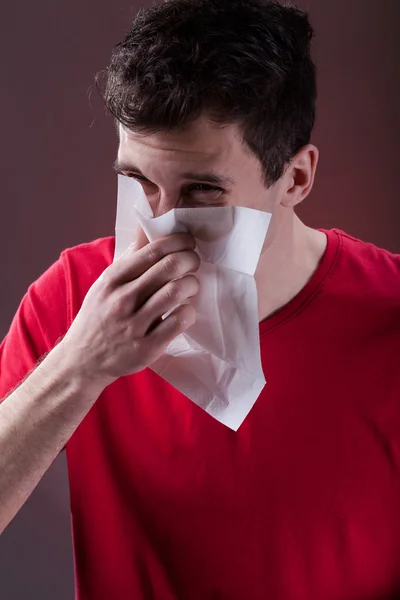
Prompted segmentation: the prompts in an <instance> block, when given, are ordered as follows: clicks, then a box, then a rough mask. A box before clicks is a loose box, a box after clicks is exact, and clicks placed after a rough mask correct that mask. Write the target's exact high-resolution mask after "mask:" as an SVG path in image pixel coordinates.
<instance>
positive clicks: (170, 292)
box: [165, 281, 182, 303]
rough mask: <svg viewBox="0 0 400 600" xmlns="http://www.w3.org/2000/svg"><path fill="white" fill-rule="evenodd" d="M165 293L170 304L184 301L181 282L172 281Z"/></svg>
mask: <svg viewBox="0 0 400 600" xmlns="http://www.w3.org/2000/svg"><path fill="white" fill-rule="evenodd" d="M165 293H166V295H167V298H168V300H169V301H170V302H176V303H179V302H180V301H181V299H182V291H181V286H180V285H179V282H177V281H171V282H170V283H169V284H168V285H166V286H165Z"/></svg>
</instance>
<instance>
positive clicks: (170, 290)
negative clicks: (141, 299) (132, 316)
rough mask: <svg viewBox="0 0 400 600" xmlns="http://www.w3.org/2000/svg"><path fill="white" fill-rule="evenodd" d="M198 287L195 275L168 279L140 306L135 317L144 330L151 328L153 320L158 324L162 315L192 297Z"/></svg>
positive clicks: (153, 323) (153, 325) (153, 326)
mask: <svg viewBox="0 0 400 600" xmlns="http://www.w3.org/2000/svg"><path fill="white" fill-rule="evenodd" d="M199 289H200V283H199V280H198V279H197V277H196V276H195V275H187V276H186V277H182V279H177V280H175V281H170V282H169V283H167V284H166V285H164V287H162V288H161V289H160V290H158V292H157V293H156V294H154V295H153V296H152V297H151V298H150V299H149V300H148V301H147V302H146V303H145V304H144V305H143V306H142V308H141V309H140V310H139V311H138V312H137V313H136V318H137V319H138V321H139V322H140V323H141V325H142V326H143V328H144V330H145V331H147V332H148V331H149V330H153V329H154V328H155V322H156V323H157V325H158V324H159V323H160V319H161V317H162V316H163V315H165V314H166V313H168V312H169V311H172V310H173V309H175V308H176V307H177V306H179V305H180V304H182V303H183V302H185V301H186V300H188V299H189V298H193V296H195V295H196V294H197V293H198V291H199ZM167 318H168V317H167Z"/></svg>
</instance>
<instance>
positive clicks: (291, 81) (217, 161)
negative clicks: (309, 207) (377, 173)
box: [0, 0, 400, 600]
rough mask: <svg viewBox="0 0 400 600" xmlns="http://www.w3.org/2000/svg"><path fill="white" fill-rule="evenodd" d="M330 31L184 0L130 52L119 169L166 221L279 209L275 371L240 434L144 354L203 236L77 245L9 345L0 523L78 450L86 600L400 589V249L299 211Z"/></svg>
mask: <svg viewBox="0 0 400 600" xmlns="http://www.w3.org/2000/svg"><path fill="white" fill-rule="evenodd" d="M311 37H312V28H311V25H310V24H309V22H308V17H307V15H306V14H304V13H302V12H301V11H299V10H297V9H295V8H291V7H283V6H281V5H279V4H278V3H276V2H271V1H268V0H247V1H244V0H169V1H168V2H166V3H162V4H159V5H155V6H153V7H152V8H151V9H149V10H147V11H143V12H141V13H140V14H139V15H138V16H137V17H136V19H135V21H134V23H133V26H132V29H131V30H130V31H129V33H128V34H127V35H126V36H125V38H124V40H123V42H122V43H121V44H119V45H118V46H117V48H116V49H115V51H114V54H113V57H112V61H111V65H110V67H109V69H108V71H107V80H106V85H105V89H104V90H103V92H104V98H105V101H106V104H107V106H108V108H109V109H110V111H111V112H112V113H113V115H114V116H115V118H116V120H117V123H118V132H119V150H118V158H117V162H116V169H117V171H118V172H119V173H122V174H123V175H126V176H129V177H134V178H135V179H137V180H138V181H139V182H140V183H141V184H142V186H143V189H144V191H145V192H146V195H147V197H148V200H149V202H150V204H151V206H152V208H153V211H154V213H155V215H161V214H163V213H165V212H167V211H169V210H171V209H172V208H175V207H179V206H188V207H192V206H224V205H227V206H229V205H237V206H247V207H250V208H255V209H258V210H262V211H267V212H271V213H272V215H273V216H272V221H271V226H270V229H269V230H268V233H267V236H266V239H265V243H264V247H263V252H262V255H261V258H260V261H259V264H258V268H257V272H256V282H257V290H258V296H259V321H260V347H261V355H262V361H263V368H264V372H265V376H266V379H267V382H268V383H267V385H266V386H265V388H264V390H263V392H262V393H261V395H260V397H259V398H258V400H257V401H256V403H255V405H254V407H253V409H252V410H251V412H250V414H249V415H248V417H247V418H246V419H245V421H244V423H243V424H242V425H241V427H240V428H239V430H238V431H237V432H234V431H232V430H230V429H228V428H227V427H225V426H224V425H222V424H221V423H219V422H217V421H216V420H214V419H213V418H211V417H210V416H209V415H208V414H206V413H205V412H204V411H202V410H201V409H200V408H199V407H197V406H196V405H195V404H194V403H193V402H191V401H190V400H189V399H187V398H186V397H184V396H183V395H182V394H180V393H179V392H178V391H176V390H175V389H173V388H172V387H171V386H170V385H169V384H167V383H166V382H165V381H164V380H162V379H161V378H160V377H158V376H157V375H156V374H155V373H154V372H153V371H151V370H150V369H148V368H147V367H148V366H149V365H151V364H152V363H153V362H154V361H155V360H156V359H157V358H158V357H159V356H160V355H161V354H162V353H163V352H164V350H165V349H166V347H167V345H168V344H169V343H170V341H171V340H172V339H174V338H175V337H176V336H177V335H178V334H180V333H181V332H183V331H185V330H187V329H188V328H189V327H190V326H191V325H192V324H193V323H194V321H195V318H196V315H195V311H194V309H193V307H192V306H190V304H189V305H183V306H181V307H180V308H179V309H177V310H175V311H174V312H173V313H172V314H171V315H170V316H169V317H168V318H167V319H165V320H164V321H162V320H161V319H160V317H161V316H162V315H164V314H165V313H166V312H167V311H168V310H169V309H171V308H173V307H174V306H176V305H177V303H178V302H183V301H185V300H187V299H189V298H191V297H193V296H195V295H196V293H197V292H198V289H199V282H198V280H197V278H196V271H197V269H198V268H199V258H198V255H197V254H196V252H195V243H194V240H193V239H192V238H191V237H190V236H189V235H186V234H175V235H171V236H168V237H165V238H163V239H162V240H159V241H157V242H154V243H149V242H148V240H147V239H146V238H145V236H144V234H143V233H142V234H141V235H140V236H138V237H137V238H136V240H135V244H134V245H132V247H130V249H129V250H128V251H127V252H125V254H124V255H123V256H122V257H121V258H120V259H119V260H118V261H116V262H115V263H113V262H112V259H113V252H114V243H115V240H114V238H113V237H110V238H106V239H99V240H96V241H94V242H91V243H88V244H83V245H81V246H78V247H75V248H69V249H67V250H65V251H64V252H63V253H62V254H61V256H60V259H59V260H58V261H57V262H56V263H55V264H54V265H52V266H51V267H50V269H49V270H48V271H46V272H45V273H44V274H43V275H42V276H41V277H40V278H39V279H38V280H37V281H36V282H34V283H33V284H32V285H31V286H30V287H29V289H28V292H27V294H26V295H25V297H24V298H23V300H22V302H21V305H20V307H19V309H18V312H17V314H16V315H15V317H14V320H13V322H12V325H11V328H10V331H9V333H8V335H7V336H6V338H5V340H4V341H3V343H2V345H1V347H0V359H1V363H0V365H1V377H0V397H2V398H3V402H2V404H1V405H0V523H1V530H3V529H4V528H5V527H6V526H7V524H8V523H9V522H10V521H11V519H12V518H13V517H14V515H15V514H16V512H17V511H18V510H19V508H20V507H21V506H22V504H23V503H24V502H25V500H26V499H27V497H28V496H29V494H30V493H31V492H32V490H33V489H34V487H35V486H36V484H37V483H38V481H39V480H40V479H41V477H42V476H43V475H44V473H45V472H46V470H47V468H48V467H49V466H50V464H51V463H52V461H53V460H54V459H55V457H56V456H57V455H58V453H59V452H60V451H61V450H62V449H63V448H64V446H65V447H66V451H67V458H68V466H69V476H70V489H71V512H72V525H73V537H74V556H75V570H76V597H77V598H78V599H79V600H103V599H104V600H110V599H113V600H114V599H115V600H118V599H131V598H132V599H133V598H134V599H135V600H136V599H137V600H139V599H146V600H148V599H151V598H155V599H157V600H170V599H171V600H172V599H182V600H206V599H210V600H211V599H213V600H216V599H217V598H218V599H221V600H222V599H223V600H257V599H263V600H265V599H268V600H283V599H285V600H286V599H287V600H297V599H307V600H312V599H316V600H317V599H318V600H325V599H335V600H336V599H337V600H345V599H346V600H364V599H365V600H366V599H371V600H372V599H376V600H377V599H378V598H379V599H383V598H394V597H398V595H399V594H400V473H399V466H400V402H399V401H400V398H399V391H400V371H399V369H398V355H399V354H398V353H399V341H400V285H399V275H400V257H399V256H395V255H393V254H390V253H389V252H387V251H385V250H381V249H378V248H376V247H375V246H373V245H371V244H366V243H363V242H361V241H359V240H355V239H353V238H352V237H350V236H348V235H346V234H345V233H343V232H341V231H338V230H331V231H318V230H313V229H310V228H309V227H307V226H306V225H305V224H303V223H302V222H301V221H300V220H299V219H298V217H297V216H296V214H295V212H294V209H295V207H296V206H297V205H298V204H299V203H300V202H301V201H302V200H303V199H304V198H305V197H306V196H307V195H308V194H309V192H310V190H311V188H312V185H313V181H314V176H315V172H316V168H317V162H318V150H317V148H316V147H315V146H314V145H312V144H310V143H309V142H310V135H311V131H312V128H313V124H314V115H315V98H316V86H315V69H314V65H313V63H312V60H311V58H310V40H311Z"/></svg>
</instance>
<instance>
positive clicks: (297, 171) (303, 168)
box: [281, 144, 319, 208]
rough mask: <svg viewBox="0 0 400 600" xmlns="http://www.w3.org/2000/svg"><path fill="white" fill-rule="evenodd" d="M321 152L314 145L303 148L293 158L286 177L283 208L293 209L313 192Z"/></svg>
mask: <svg viewBox="0 0 400 600" xmlns="http://www.w3.org/2000/svg"><path fill="white" fill-rule="evenodd" d="M318 158H319V151H318V148H317V147H316V146H314V145H313V144H307V146H303V147H302V148H300V150H299V151H298V152H297V154H296V155H295V156H294V157H293V158H292V160H291V162H290V164H289V166H288V167H287V169H286V173H285V175H284V177H285V179H286V181H287V186H286V192H285V194H284V197H283V200H282V202H281V205H282V206H285V207H287V208H293V207H294V206H296V205H297V204H300V202H301V201H302V200H304V198H306V196H308V194H309V193H310V192H311V189H312V186H313V184H314V178H315V172H316V170H317V164H318Z"/></svg>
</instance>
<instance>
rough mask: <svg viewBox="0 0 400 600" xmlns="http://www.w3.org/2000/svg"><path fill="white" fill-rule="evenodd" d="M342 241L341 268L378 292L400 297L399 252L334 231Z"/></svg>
mask: <svg viewBox="0 0 400 600" xmlns="http://www.w3.org/2000/svg"><path fill="white" fill-rule="evenodd" d="M333 231H334V232H335V233H336V235H337V236H338V237H339V240H340V251H339V253H338V262H339V264H338V266H339V270H341V271H343V272H344V273H345V274H347V275H348V276H349V278H352V279H353V281H354V282H357V283H358V284H361V285H362V287H363V288H365V289H371V290H375V292H376V294H377V295H389V296H397V297H398V298H399V299H400V254H395V253H393V252H390V251H389V250H386V249H384V248H379V247H378V246H376V245H375V244H372V243H370V242H364V241H362V240H359V239H357V238H355V237H353V236H351V235H349V234H348V233H345V232H344V231H341V230H338V229H335V230H333Z"/></svg>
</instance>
